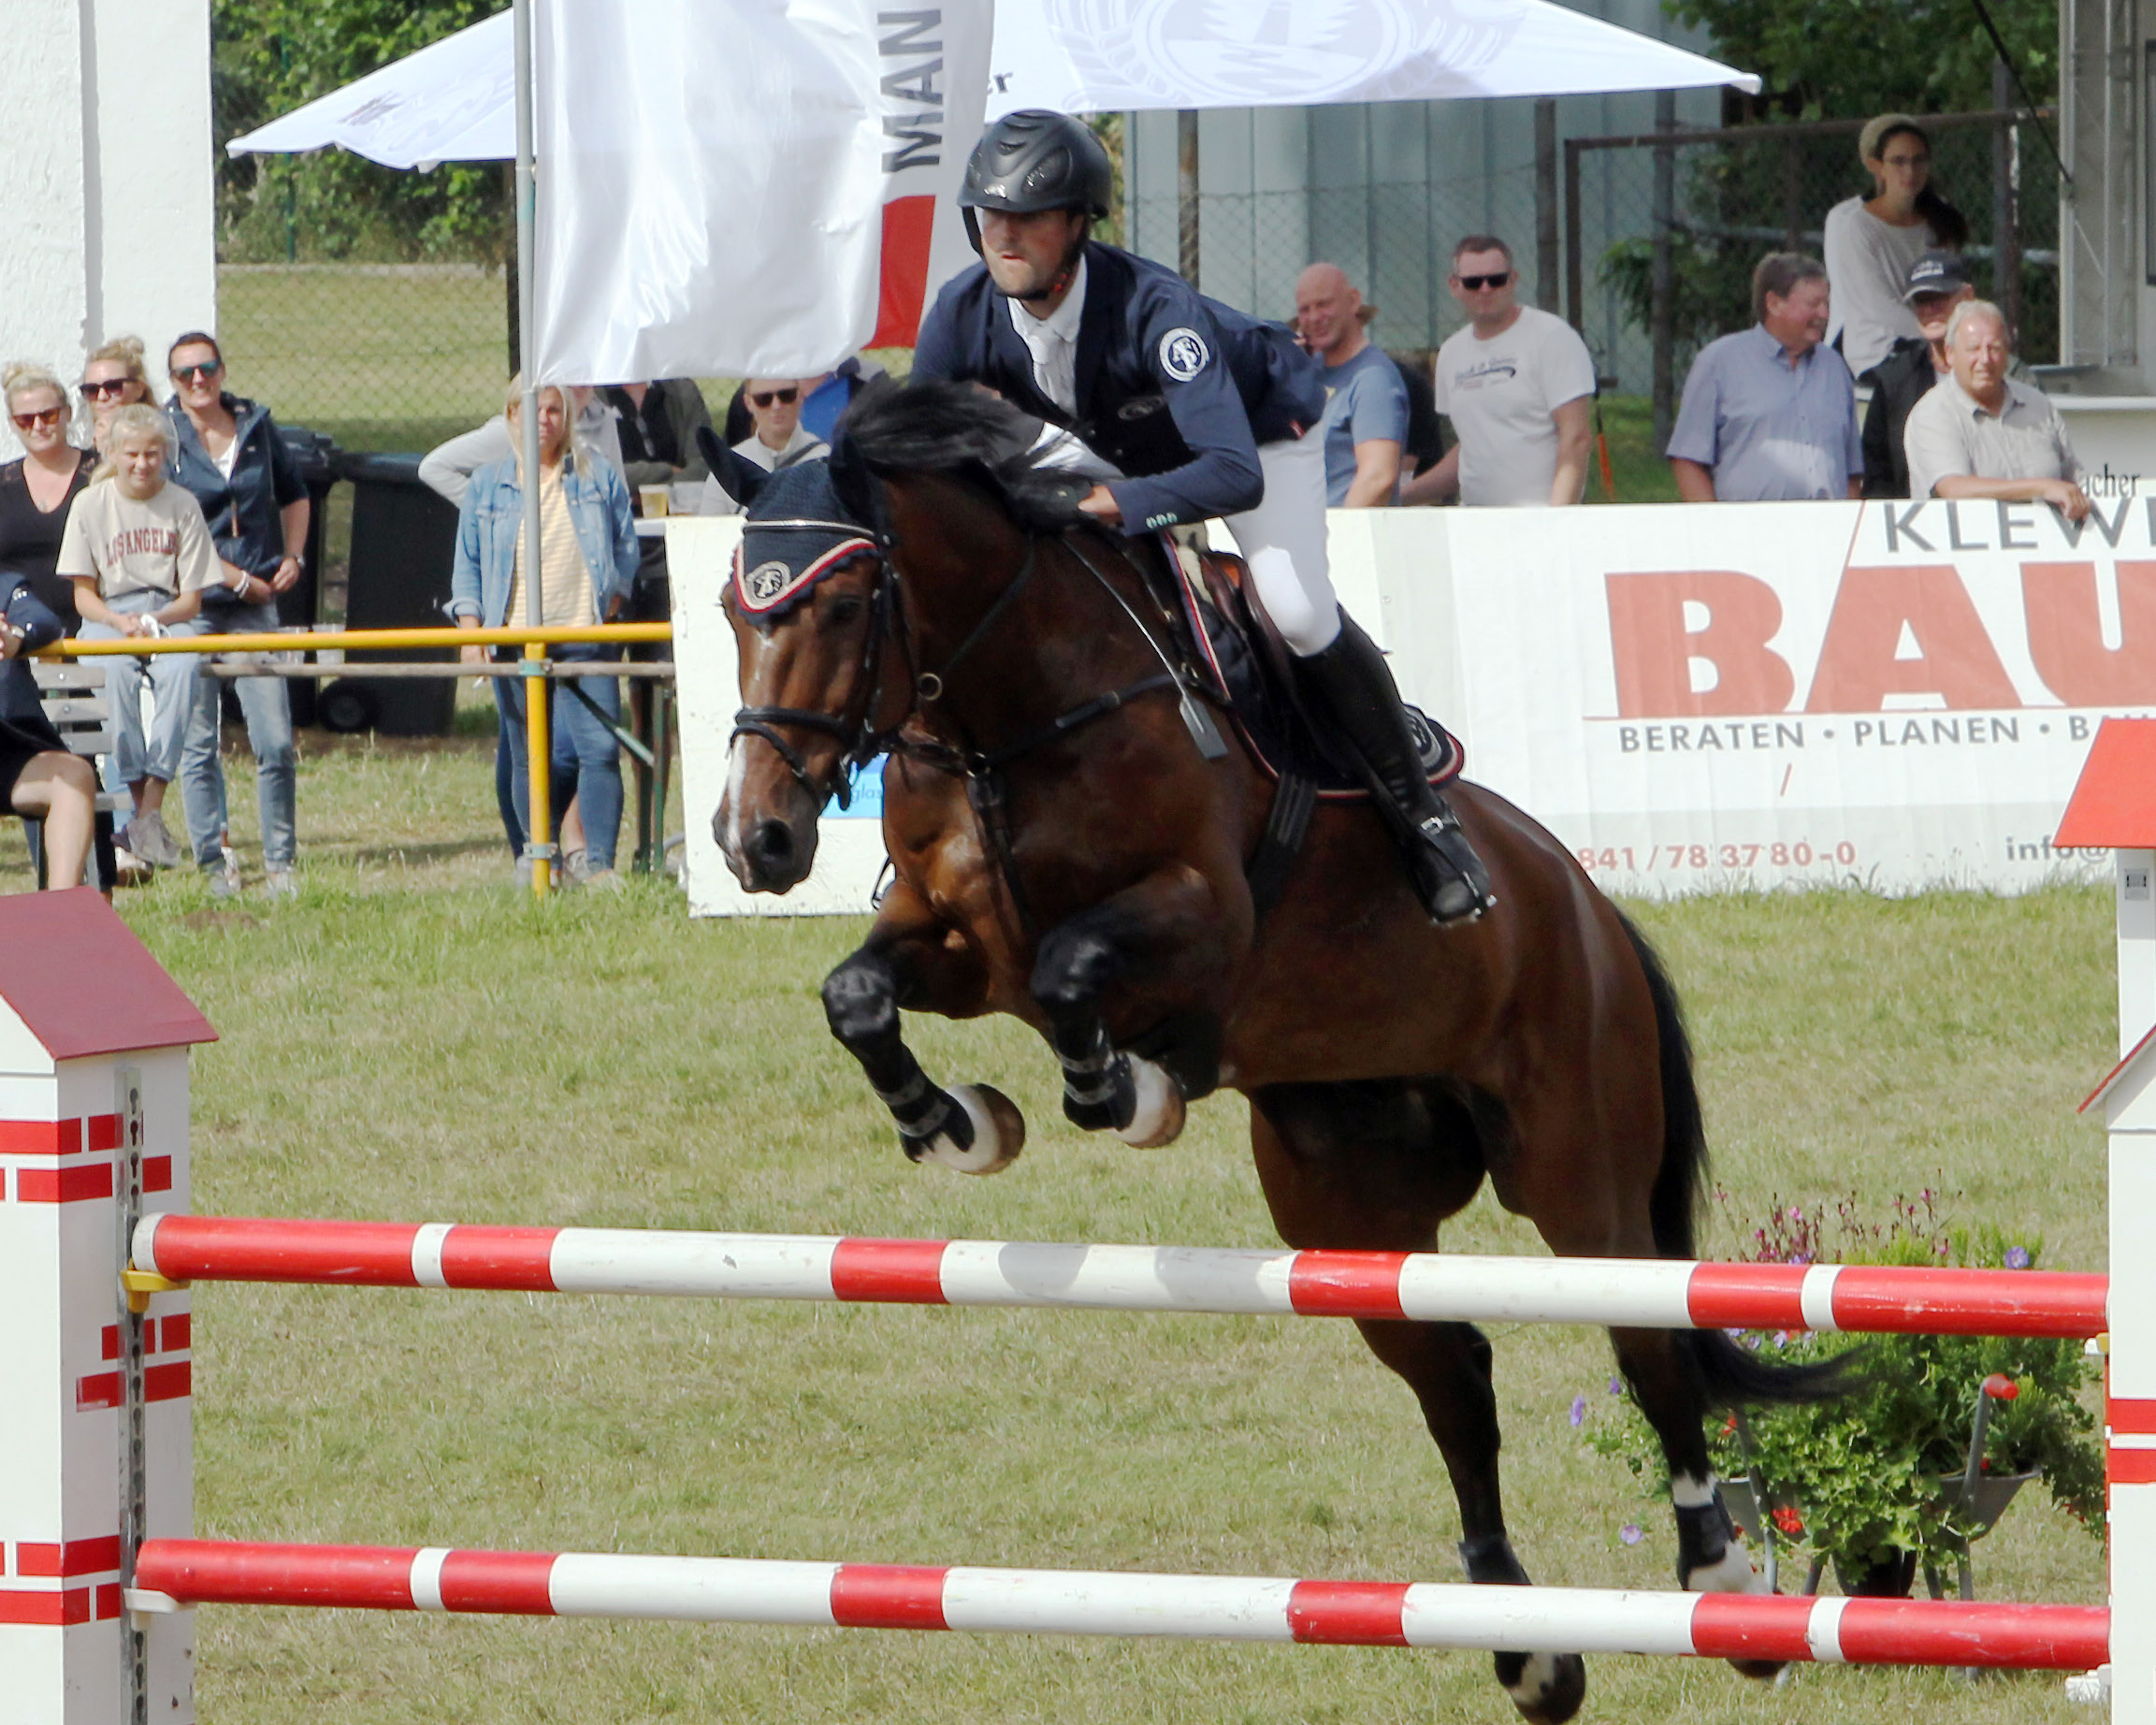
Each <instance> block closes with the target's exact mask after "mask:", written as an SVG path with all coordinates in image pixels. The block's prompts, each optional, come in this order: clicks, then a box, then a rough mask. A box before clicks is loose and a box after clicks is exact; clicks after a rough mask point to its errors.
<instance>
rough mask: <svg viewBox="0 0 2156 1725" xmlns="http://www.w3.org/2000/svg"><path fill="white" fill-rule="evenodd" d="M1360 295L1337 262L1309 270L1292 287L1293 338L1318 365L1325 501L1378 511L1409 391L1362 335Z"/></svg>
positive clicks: (1396, 473) (1404, 432)
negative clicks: (1322, 391) (1322, 403)
mask: <svg viewBox="0 0 2156 1725" xmlns="http://www.w3.org/2000/svg"><path fill="white" fill-rule="evenodd" d="M1362 310H1363V297H1362V295H1360V294H1359V293H1357V292H1356V291H1355V289H1354V285H1353V283H1351V282H1350V281H1349V280H1348V277H1347V272H1346V271H1345V270H1343V269H1342V268H1340V267H1339V266H1338V264H1312V265H1311V266H1310V268H1308V269H1306V270H1304V271H1303V273H1302V275H1301V277H1300V278H1299V279H1298V280H1297V281H1296V283H1295V333H1296V334H1297V335H1298V336H1299V337H1300V338H1301V339H1302V343H1303V345H1304V346H1305V347H1307V348H1309V349H1310V352H1311V353H1313V354H1315V355H1317V356H1318V357H1319V358H1320V359H1322V360H1324V366H1325V416H1324V419H1323V420H1322V421H1320V422H1319V427H1318V434H1319V435H1320V436H1321V437H1323V438H1324V443H1325V502H1326V504H1327V506H1328V507H1330V508H1333V509H1382V508H1384V507H1385V506H1387V505H1388V504H1390V503H1391V502H1392V501H1393V494H1394V493H1395V492H1396V490H1397V489H1398V488H1399V483H1400V446H1401V444H1403V443H1404V442H1407V437H1408V390H1407V385H1406V384H1403V383H1401V382H1400V372H1399V368H1398V367H1397V366H1396V365H1394V364H1393V362H1392V359H1391V357H1390V356H1389V355H1387V354H1386V353H1385V352H1384V350H1383V349H1382V348H1380V347H1377V346H1375V345H1373V344H1372V342H1371V341H1370V339H1369V337H1368V336H1367V335H1365V334H1364V333H1363V322H1364V320H1363V318H1362V316H1361V312H1362Z"/></svg>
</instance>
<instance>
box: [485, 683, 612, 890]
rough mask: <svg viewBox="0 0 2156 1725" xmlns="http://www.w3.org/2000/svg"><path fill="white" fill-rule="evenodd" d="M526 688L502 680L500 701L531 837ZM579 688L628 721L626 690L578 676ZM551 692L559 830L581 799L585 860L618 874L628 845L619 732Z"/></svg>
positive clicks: (553, 792) (552, 798)
mask: <svg viewBox="0 0 2156 1725" xmlns="http://www.w3.org/2000/svg"><path fill="white" fill-rule="evenodd" d="M524 683H525V679H524V678H522V677H496V678H495V679H494V699H495V703H496V704H497V705H498V706H499V708H500V710H501V744H502V746H503V747H506V748H507V749H508V750H509V757H510V763H511V766H512V768H513V769H514V792H515V799H516V818H517V820H518V822H519V823H520V824H521V825H522V826H523V827H524V829H525V831H526V832H529V831H530V830H531V787H530V785H529V783H528V774H527V772H526V768H527V766H528V761H527V759H526V757H527V756H528V754H529V752H530V751H529V749H528V747H526V744H525V729H524ZM576 687H577V688H579V689H582V690H583V691H584V692H585V693H586V695H588V696H590V697H591V700H592V702H593V703H594V704H595V705H596V706H598V708H599V709H600V712H602V713H604V714H605V715H606V716H607V717H608V718H611V719H613V720H614V721H615V723H616V724H619V723H620V722H621V685H620V684H619V683H617V682H616V681H615V679H614V678H612V677H578V678H577V679H576ZM554 692H555V691H554V689H553V688H552V687H551V686H549V688H548V689H547V691H546V693H547V701H548V709H547V736H548V739H549V753H551V754H552V756H553V761H552V763H551V764H552V768H553V770H552V771H551V772H550V773H549V774H548V776H547V779H548V792H547V794H548V799H549V802H550V804H551V816H552V824H553V827H554V831H553V832H552V833H550V834H548V835H547V836H548V837H549V838H550V839H552V838H555V837H557V836H558V835H559V834H560V831H561V812H562V810H563V809H565V808H567V807H568V806H569V800H570V798H571V797H572V796H573V797H576V798H578V799H580V802H579V808H580V809H581V811H582V813H583V816H584V854H585V857H586V861H587V862H588V863H590V865H591V866H592V867H593V868H595V869H599V868H612V867H613V866H614V852H615V846H616V845H617V844H618V843H619V842H620V839H621V745H620V744H618V743H616V742H615V740H614V732H611V731H609V730H608V729H607V728H606V727H605V726H604V725H602V724H600V722H599V720H598V719H597V718H594V717H593V716H592V712H591V709H590V708H589V707H586V705H585V704H584V703H583V702H581V701H579V700H577V698H576V697H575V696H574V695H570V694H564V695H563V697H562V698H561V699H560V700H558V701H557V700H555V699H554Z"/></svg>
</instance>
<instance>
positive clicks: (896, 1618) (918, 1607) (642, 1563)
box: [136, 1540, 2110, 1671]
mask: <svg viewBox="0 0 2156 1725" xmlns="http://www.w3.org/2000/svg"><path fill="white" fill-rule="evenodd" d="M136 1578H137V1588H138V1589H139V1590H140V1593H141V1594H142V1595H143V1596H145V1597H143V1598H141V1599H140V1600H139V1603H141V1604H144V1605H147V1606H149V1607H150V1608H152V1609H158V1608H170V1607H177V1606H179V1605H181V1604H182V1603H186V1604H224V1605H308V1606H316V1607H323V1606H331V1607H343V1608H347V1609H354V1610H362V1611H458V1612H489V1613H506V1614H511V1615H514V1616H542V1617H635V1618H657V1619H663V1620H667V1621H673V1622H687V1623H758V1624H780V1625H794V1626H800V1627H804V1628H813V1629H880V1630H958V1631H972V1632H998V1631H1000V1632H1004V1633H1011V1634H1028V1635H1115V1636H1163V1637H1172V1638H1177V1639H1183V1640H1201V1641H1258V1642H1283V1643H1297V1644H1303V1645H1327V1646H1355V1647H1453V1648H1472V1647H1479V1648H1487V1649H1491V1650H1498V1649H1512V1650H1516V1651H1521V1652H1529V1653H1533V1652H1553V1653H1555V1652H1582V1653H1659V1654H1679V1655H1686V1656H1692V1657H1698V1658H1702V1659H1753V1660H1759V1659H1766V1660H1816V1661H1817V1662H1819V1663H1821V1664H1852V1665H1859V1664H1860V1665H1985V1666H1993V1667H1999V1668H2005V1669H2018V1670H2024V1671H2081V1670H2085V1669H2087V1668H2088V1667H2090V1666H2091V1665H2097V1664H2101V1663H2102V1662H2103V1661H2104V1660H2105V1659H2106V1658H2107V1657H2108V1646H2109V1641H2110V1613H2109V1612H2108V1611H2106V1610H2105V1609H2104V1608H2103V1607H2102V1606H2095V1605H2015V1604H2002V1603H1993V1602H1989V1601H1970V1602H1961V1601H1946V1600H1872V1599H1854V1600H1853V1599H1839V1598H1818V1599H1797V1598H1787V1597H1765V1598H1762V1597H1760V1596H1758V1595H1748V1594H1730V1593H1674V1592H1649V1591H1631V1590H1619V1589H1615V1588H1601V1587H1469V1586H1466V1585H1462V1584H1457V1583H1423V1582H1384V1581H1308V1580H1304V1581H1296V1580H1280V1579H1274V1578H1257V1577H1249V1576H1232V1575H1143V1574H1125V1573H1115V1572H1101V1571H1094V1572H1091V1573H1088V1572H1083V1571H1056V1570H1012V1569H965V1568H952V1569H928V1568H914V1567H910V1566H903V1565H894V1564H880V1563H800V1562H783V1561H774V1560H769V1559H760V1558H649V1557H619V1556H600V1555H592V1554H586V1553H574V1552H565V1553H560V1554H556V1553H551V1552H518V1551H449V1550H442V1549H439V1548H434V1549H422V1550H415V1549H412V1548H409V1547H404V1548H384V1547H379V1546H355V1545H269V1544H245V1543H240V1542H224V1541H213V1540H152V1541H151V1542H150V1543H149V1544H146V1545H144V1546H143V1548H142V1555H141V1559H140V1562H139V1564H138V1566H137V1572H136ZM152 1594H154V1595H162V1596H163V1597H162V1598H152V1597H147V1596H149V1595H152Z"/></svg>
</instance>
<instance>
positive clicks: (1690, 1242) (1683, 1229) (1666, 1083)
mask: <svg viewBox="0 0 2156 1725" xmlns="http://www.w3.org/2000/svg"><path fill="white" fill-rule="evenodd" d="M1618 920H1620V921H1622V922H1623V923H1624V925H1625V934H1626V935H1627V936H1628V938H1629V939H1630V940H1631V943H1632V950H1633V952H1635V953H1636V954H1637V955H1638V956H1639V960H1640V968H1641V969H1642V971H1644V972H1645V973H1646V977H1647V992H1648V993H1649V994H1650V995H1652V996H1653V997H1654V1002H1655V1030H1656V1033H1657V1036H1658V1037H1659V1039H1660V1043H1661V1051H1662V1166H1661V1169H1660V1171H1659V1172H1657V1174H1656V1176H1655V1189H1654V1191H1653V1192H1652V1193H1651V1194H1650V1195H1649V1196H1648V1200H1647V1213H1648V1215H1649V1217H1650V1218H1651V1219H1652V1222H1653V1225H1654V1229H1655V1250H1656V1251H1657V1252H1658V1253H1660V1254H1662V1256H1664V1257H1666V1258H1696V1257H1698V1256H1699V1255H1700V1253H1699V1246H1698V1243H1697V1232H1696V1228H1695V1218H1696V1214H1697V1211H1698V1209H1699V1205H1700V1198H1701V1197H1702V1196H1704V1195H1705V1192H1706V1189H1707V1129H1706V1123H1705V1122H1704V1121H1703V1120H1702V1119H1701V1118H1700V1091H1699V1086H1698V1085H1697V1084H1695V1083H1694V1082H1693V1080H1692V1038H1691V1036H1690V1034H1689V1033H1688V1032H1687V1031H1686V1028H1685V1014H1684V1009H1683V1008H1682V1007H1679V1006H1678V1004H1677V991H1676V988H1675V986H1674V985H1673V984H1672V983H1671V981H1670V973H1669V972H1668V971H1667V970H1665V969H1663V968H1662V960H1661V957H1660V955H1659V954H1658V953H1657V952H1656V950H1655V949H1654V948H1653V947H1651V946H1649V945H1648V944H1647V937H1646V936H1645V935H1642V934H1641V933H1640V931H1639V930H1638V929H1637V928H1635V927H1633V925H1632V923H1631V920H1630V919H1629V918H1628V917H1626V916H1625V915H1624V913H1623V912H1622V911H1620V912H1619V913H1618ZM1678 1343H1679V1346H1680V1347H1681V1348H1682V1349H1683V1350H1684V1351H1685V1352H1686V1353H1688V1354H1689V1355H1691V1357H1692V1362H1693V1365H1694V1366H1695V1368H1696V1369H1697V1370H1698V1371H1699V1374H1700V1386H1701V1387H1702V1388H1703V1389H1704V1390H1705V1392H1706V1395H1707V1399H1708V1401H1709V1402H1710V1403H1711V1404H1712V1405H1714V1406H1716V1407H1744V1406H1751V1405H1756V1404H1758V1403H1762V1402H1774V1401H1824V1400H1826V1399H1829V1398H1830V1397H1832V1396H1837V1395H1840V1394H1841V1393H1842V1392H1843V1390H1844V1389H1845V1387H1846V1380H1847V1378H1848V1375H1849V1370H1850V1368H1851V1366H1852V1365H1853V1364H1854V1363H1855V1358H1856V1356H1855V1355H1853V1354H1843V1355H1837V1356H1836V1357H1834V1358H1832V1359H1826V1360H1818V1361H1815V1362H1811V1363H1808V1364H1805V1365H1801V1366H1776V1365H1771V1364H1769V1363H1768V1362H1767V1361H1765V1360H1762V1359H1759V1358H1758V1356H1757V1355H1753V1354H1751V1353H1750V1352H1748V1351H1747V1350H1745V1349H1744V1348H1742V1347H1739V1346H1738V1345H1737V1343H1736V1342H1735V1341H1731V1340H1730V1338H1729V1336H1727V1335H1725V1334H1724V1333H1723V1332H1722V1331H1721V1330H1718V1329H1700V1330H1680V1331H1679V1332H1678Z"/></svg>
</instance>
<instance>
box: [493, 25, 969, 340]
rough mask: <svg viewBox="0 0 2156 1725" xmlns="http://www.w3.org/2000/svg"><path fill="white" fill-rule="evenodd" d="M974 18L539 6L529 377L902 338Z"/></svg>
mask: <svg viewBox="0 0 2156 1725" xmlns="http://www.w3.org/2000/svg"><path fill="white" fill-rule="evenodd" d="M990 18H991V11H990V6H989V4H988V0H941V3H940V4H938V3H936V0H912V3H910V4H909V3H908V0H895V3H894V0H541V3H540V4H539V5H537V6H536V7H534V28H535V43H534V48H535V53H536V56H537V60H538V76H537V80H536V82H537V85H538V97H537V115H536V118H537V128H536V129H537V139H536V144H537V155H538V162H539V207H538V239H539V258H538V265H539V268H538V283H539V296H538V297H539V332H538V341H537V342H536V348H537V352H538V354H539V376H540V377H541V378H543V379H544V380H546V381H548V382H554V383H622V382H630V381H637V380H642V379H648V378H659V377H694V376H710V375H713V374H715V373H732V374H739V375H757V376H778V377H791V376H803V375H808V374H812V373H814V372H818V371H821V370H827V369H829V368H830V367H831V366H832V364H834V363H835V362H836V361H837V360H839V359H840V358H842V357H844V356H845V355H847V354H849V353H851V352H853V351H854V350H855V349H857V348H860V347H861V346H863V345H865V344H867V343H868V342H869V341H870V339H871V337H872V335H875V336H879V337H881V339H883V340H886V341H890V340H910V338H911V329H910V326H908V320H907V319H906V317H905V316H904V313H905V312H906V310H907V305H908V302H909V301H910V302H911V315H912V317H914V318H918V316H919V295H920V292H921V290H922V289H923V288H925V287H930V286H933V283H934V281H935V280H937V279H940V277H939V275H938V271H937V269H936V268H935V266H933V265H932V264H931V261H930V254H931V251H932V248H931V246H930V245H929V243H928V241H929V239H930V234H931V231H932V229H933V227H934V226H935V225H937V224H935V223H933V221H931V220H930V219H929V218H930V217H931V216H932V215H933V210H934V208H935V205H936V204H938V203H942V204H948V202H949V193H950V192H952V191H955V189H956V185H957V179H958V174H959V172H960V171H961V170H962V167H963V165H964V158H965V154H966V152H968V151H969V150H970V149H971V148H972V145H973V140H974V138H975V137H976V136H977V133H978V131H979V127H980V117H981V110H982V108H983V106H984V104H985V101H986V94H987V82H988V58H989V43H988V37H989V33H990V28H991V25H990ZM953 26H957V27H956V28H954V27H953ZM954 92H955V93H956V94H958V95H959V96H960V97H961V98H962V99H961V101H960V102H959V103H958V105H957V106H956V108H954V106H953V104H952V102H951V99H950V98H951V96H952V94H953V93H954ZM887 198H888V199H890V200H892V201H891V203H890V210H888V211H887V210H886V208H885V205H886V201H887ZM933 250H934V251H936V252H940V253H942V254H943V256H942V257H941V258H939V259H937V260H936V261H937V264H940V266H941V269H942V272H944V273H948V269H949V268H951V266H952V264H953V262H954V261H955V260H953V259H952V258H951V257H950V255H949V249H948V241H947V243H946V244H944V245H942V246H937V247H934V248H933ZM887 252H889V253H890V262H889V263H887V262H886V261H885V254H886V253H887ZM902 263H903V265H904V268H899V269H896V270H895V271H894V269H893V268H892V266H893V265H896V264H902ZM894 274H895V276H896V278H897V279H896V281H895V283H894V282H893V280H892V278H893V276H894ZM917 283H918V284H919V285H918V286H917V285H916V284H917ZM894 312H895V313H898V314H899V315H898V316H897V318H896V321H895V322H894V315H893V314H894ZM879 324H880V325H881V326H882V327H881V328H879V327H878V326H879ZM901 328H903V329H904V333H903V334H899V333H897V332H898V331H899V330H900V329H901Z"/></svg>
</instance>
